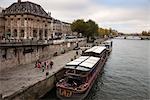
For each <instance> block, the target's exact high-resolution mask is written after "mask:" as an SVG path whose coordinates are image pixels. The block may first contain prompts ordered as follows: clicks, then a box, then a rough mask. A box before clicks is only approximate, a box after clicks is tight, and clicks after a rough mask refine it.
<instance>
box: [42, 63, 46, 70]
mask: <svg viewBox="0 0 150 100" xmlns="http://www.w3.org/2000/svg"><path fill="white" fill-rule="evenodd" d="M44 69H45V66H44V63H42V72H44Z"/></svg>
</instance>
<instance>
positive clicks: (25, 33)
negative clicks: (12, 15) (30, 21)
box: [24, 20, 27, 39]
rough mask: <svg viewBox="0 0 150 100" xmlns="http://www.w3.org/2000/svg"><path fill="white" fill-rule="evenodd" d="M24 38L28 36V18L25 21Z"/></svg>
mask: <svg viewBox="0 0 150 100" xmlns="http://www.w3.org/2000/svg"><path fill="white" fill-rule="evenodd" d="M24 26H25V27H24V39H26V38H27V20H25V21H24Z"/></svg>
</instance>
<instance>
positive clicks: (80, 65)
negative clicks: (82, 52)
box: [65, 56, 100, 71]
mask: <svg viewBox="0 0 150 100" xmlns="http://www.w3.org/2000/svg"><path fill="white" fill-rule="evenodd" d="M99 60H100V58H98V57H89V56H81V57H79V58H77V59H75V60H74V61H71V62H69V63H67V64H66V66H65V68H68V69H76V70H80V71H89V70H91V69H92V68H93V67H94V66H95V64H97V62H98V61H99Z"/></svg>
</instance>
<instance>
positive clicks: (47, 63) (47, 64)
mask: <svg viewBox="0 0 150 100" xmlns="http://www.w3.org/2000/svg"><path fill="white" fill-rule="evenodd" d="M46 67H47V69H49V61H48V60H47V62H46Z"/></svg>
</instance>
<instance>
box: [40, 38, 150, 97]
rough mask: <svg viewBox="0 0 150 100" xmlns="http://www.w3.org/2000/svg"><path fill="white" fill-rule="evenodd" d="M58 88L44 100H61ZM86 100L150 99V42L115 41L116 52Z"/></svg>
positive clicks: (114, 48)
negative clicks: (57, 91) (58, 96)
mask: <svg viewBox="0 0 150 100" xmlns="http://www.w3.org/2000/svg"><path fill="white" fill-rule="evenodd" d="M55 92H56V91H55V89H53V90H52V91H51V92H50V93H49V95H46V96H45V97H44V98H43V99H42V100H59V99H57V98H56V94H55ZM85 100H150V41H148V40H124V39H113V51H112V52H111V54H110V57H109V59H108V60H107V62H106V65H105V67H104V73H103V74H102V75H99V76H98V78H97V80H96V81H95V83H94V85H93V88H92V89H91V91H90V93H89V94H88V96H87V98H85Z"/></svg>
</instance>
